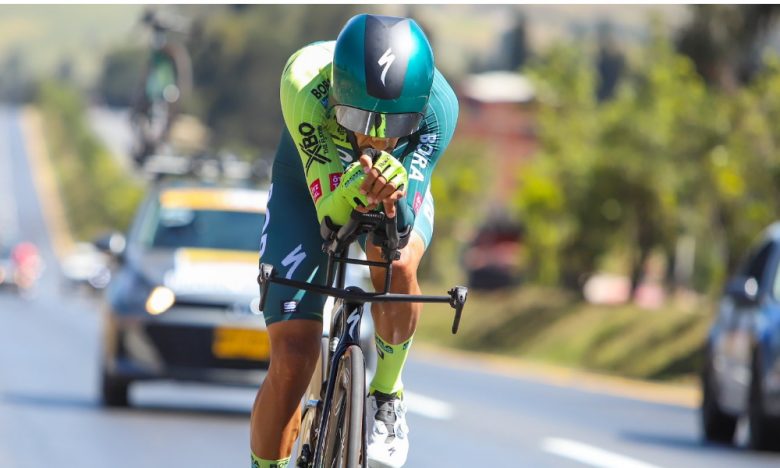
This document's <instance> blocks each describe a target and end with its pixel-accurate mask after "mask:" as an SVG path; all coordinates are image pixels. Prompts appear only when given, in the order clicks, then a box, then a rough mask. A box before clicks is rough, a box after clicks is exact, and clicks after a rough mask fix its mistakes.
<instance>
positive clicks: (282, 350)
mask: <svg viewBox="0 0 780 468" xmlns="http://www.w3.org/2000/svg"><path fill="white" fill-rule="evenodd" d="M268 331H269V334H270V337H271V368H270V370H269V373H270V374H272V375H273V376H274V377H273V378H274V379H281V381H277V382H275V383H276V384H282V385H285V382H290V383H292V382H298V381H305V382H308V379H309V374H311V372H313V370H314V367H315V365H316V364H317V359H318V358H319V351H320V337H321V336H322V324H321V323H319V322H317V321H314V320H291V321H287V322H278V323H275V324H272V325H271V326H269V327H268Z"/></svg>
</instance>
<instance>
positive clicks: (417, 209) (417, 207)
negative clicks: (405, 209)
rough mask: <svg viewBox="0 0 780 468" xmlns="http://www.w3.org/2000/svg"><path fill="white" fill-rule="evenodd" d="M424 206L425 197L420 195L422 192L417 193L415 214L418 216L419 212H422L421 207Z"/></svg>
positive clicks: (415, 196) (413, 206)
mask: <svg viewBox="0 0 780 468" xmlns="http://www.w3.org/2000/svg"><path fill="white" fill-rule="evenodd" d="M422 204H423V196H422V194H420V192H417V193H415V194H414V204H413V205H412V209H413V210H414V214H417V212H418V211H420V207H421V206H422Z"/></svg>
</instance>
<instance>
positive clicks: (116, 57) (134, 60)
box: [96, 47, 148, 107]
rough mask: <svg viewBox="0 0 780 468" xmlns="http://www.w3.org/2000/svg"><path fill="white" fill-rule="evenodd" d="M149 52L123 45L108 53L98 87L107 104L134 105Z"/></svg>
mask: <svg viewBox="0 0 780 468" xmlns="http://www.w3.org/2000/svg"><path fill="white" fill-rule="evenodd" d="M147 54H148V53H147V52H146V51H144V50H143V49H141V48H138V47H122V48H119V49H116V50H113V51H111V52H109V53H108V54H107V55H106V57H105V59H104V61H103V67H102V70H101V73H100V77H99V78H98V83H97V89H96V92H97V93H98V95H99V96H100V97H101V98H102V100H103V102H104V103H105V104H106V105H108V106H117V107H119V106H122V107H130V106H131V105H132V103H133V101H134V98H135V96H136V93H137V92H139V89H140V88H139V83H141V79H142V74H143V70H144V67H145V64H146V57H147Z"/></svg>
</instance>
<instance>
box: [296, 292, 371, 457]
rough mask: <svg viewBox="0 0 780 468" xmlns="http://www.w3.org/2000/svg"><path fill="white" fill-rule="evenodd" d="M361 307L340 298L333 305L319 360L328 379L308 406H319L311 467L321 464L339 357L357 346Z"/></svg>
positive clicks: (362, 305) (358, 304) (361, 316)
mask: <svg viewBox="0 0 780 468" xmlns="http://www.w3.org/2000/svg"><path fill="white" fill-rule="evenodd" d="M363 307H364V304H360V303H352V302H344V301H341V300H337V301H336V302H335V304H334V307H333V309H334V310H335V312H334V316H333V319H332V322H331V323H332V326H331V329H330V339H329V342H328V358H327V359H325V361H324V362H323V366H324V368H323V375H325V374H327V376H328V380H327V381H326V382H325V387H324V388H323V389H322V390H324V392H323V394H322V395H321V396H322V399H321V400H320V401H317V402H314V401H310V402H309V405H311V406H313V407H316V406H319V407H320V408H321V411H320V413H319V418H320V421H319V425H318V430H317V431H316V432H317V434H316V436H315V437H314V438H315V446H316V450H314V459H313V465H311V466H314V467H318V466H321V465H322V454H323V451H324V450H325V447H324V444H325V438H324V437H322V436H323V435H324V434H325V433H326V432H327V430H328V427H327V426H328V415H329V414H330V411H331V405H332V403H333V401H332V400H333V392H334V388H335V386H336V385H338V382H336V373H337V372H338V362H339V361H340V360H341V357H342V356H343V355H344V353H345V351H346V349H347V348H348V347H349V346H352V345H357V346H360V322H361V320H362V318H363ZM363 441H364V442H365V427H364V428H363ZM299 466H301V465H299ZM303 466H306V465H303Z"/></svg>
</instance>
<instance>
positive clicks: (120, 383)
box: [100, 371, 130, 408]
mask: <svg viewBox="0 0 780 468" xmlns="http://www.w3.org/2000/svg"><path fill="white" fill-rule="evenodd" d="M129 386H130V381H128V380H127V379H121V378H118V377H114V376H112V375H109V374H108V373H107V372H106V371H103V374H102V377H101V389H100V390H101V396H102V397H103V404H104V405H105V406H112V407H120V408H121V407H126V406H128V405H129V404H130V400H129V399H128V390H129Z"/></svg>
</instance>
